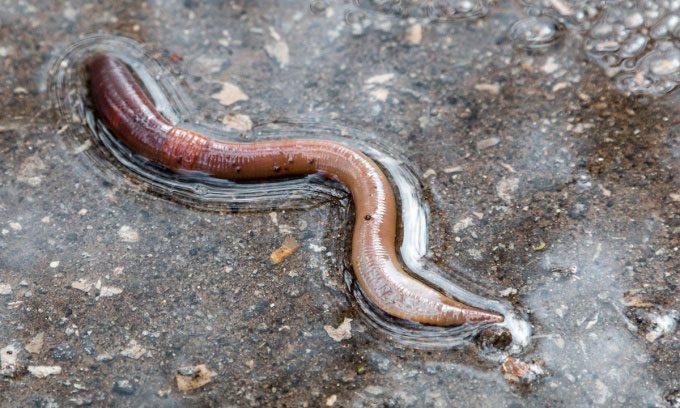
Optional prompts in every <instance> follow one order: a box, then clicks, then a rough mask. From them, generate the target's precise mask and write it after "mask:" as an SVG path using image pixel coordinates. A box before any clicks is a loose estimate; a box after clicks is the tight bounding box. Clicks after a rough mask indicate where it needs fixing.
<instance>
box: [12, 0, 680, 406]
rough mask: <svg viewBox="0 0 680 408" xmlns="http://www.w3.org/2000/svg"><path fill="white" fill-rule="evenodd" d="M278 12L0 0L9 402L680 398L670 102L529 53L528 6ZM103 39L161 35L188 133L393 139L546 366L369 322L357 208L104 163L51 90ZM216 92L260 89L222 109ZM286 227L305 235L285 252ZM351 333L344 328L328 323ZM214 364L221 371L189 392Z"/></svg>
mask: <svg viewBox="0 0 680 408" xmlns="http://www.w3.org/2000/svg"><path fill="white" fill-rule="evenodd" d="M272 3H273V2H264V1H247V2H246V1H231V2H224V3H222V2H207V3H202V2H194V1H184V2H180V3H166V2H142V3H138V2H128V3H122V2H108V4H102V5H94V4H88V2H83V3H82V4H81V3H79V2H70V3H65V4H64V5H59V6H57V5H55V4H53V3H52V2H45V3H43V4H39V3H36V4H31V3H27V2H14V1H12V2H5V3H4V4H3V5H2V10H3V11H2V12H1V13H0V21H1V22H2V24H1V25H0V57H1V58H2V59H1V60H0V61H1V62H0V63H1V64H2V68H3V69H2V72H3V75H2V82H3V86H2V87H0V96H2V99H3V100H4V101H5V102H4V104H3V106H2V108H1V109H2V112H1V114H0V132H1V133H0V134H1V138H0V155H1V157H2V161H0V186H1V187H0V230H1V235H0V348H3V347H4V349H3V354H2V357H3V361H4V362H5V363H6V364H5V365H4V366H3V367H1V368H2V376H1V377H0V405H2V406H7V407H30V406H36V407H55V406H73V405H76V406H84V405H92V406H305V405H306V406H326V405H328V406H336V407H345V406H393V407H406V406H424V407H430V406H440V407H449V406H507V407H511V406H512V407H514V406H586V405H602V406H643V405H644V406H680V391H678V390H680V380H678V376H677V367H678V363H679V362H680V361H679V359H680V340H679V339H678V334H677V332H676V321H677V318H678V313H677V311H678V310H680V305H679V304H678V303H679V301H678V299H679V297H678V285H679V284H680V273H679V272H678V261H677V256H676V252H677V250H678V239H679V236H680V217H679V216H678V214H679V212H678V206H680V191H679V189H678V187H679V186H678V181H677V179H676V177H675V175H676V174H677V172H678V168H679V167H680V166H679V163H680V162H679V159H680V134H679V133H678V128H677V127H676V126H675V124H674V122H675V121H676V119H675V117H676V115H675V112H676V109H677V108H676V106H677V98H676V97H674V96H672V95H671V96H667V97H666V98H664V99H650V98H640V97H631V96H625V95H622V94H621V93H620V92H619V91H618V90H617V89H616V88H615V87H614V86H613V85H612V82H611V81H610V80H609V79H608V78H607V77H606V76H605V75H604V73H603V72H602V71H601V70H600V69H599V68H598V67H597V66H596V65H595V64H593V63H591V62H590V61H589V59H588V57H587V56H586V55H585V53H584V52H583V44H582V40H581V39H580V38H579V37H578V36H577V35H576V34H574V33H570V32H567V31H565V32H564V33H563V35H562V37H561V38H560V39H559V41H557V42H555V43H554V44H552V45H551V46H550V47H548V48H547V49H546V50H543V51H541V52H537V51H531V52H527V51H525V50H523V49H518V48H517V47H515V46H514V45H513V42H512V41H510V39H509V38H508V36H507V32H508V29H509V27H510V25H511V24H512V23H513V22H515V21H516V20H518V19H520V18H521V17H522V12H523V11H522V9H521V8H519V7H518V6H517V5H515V4H513V3H507V2H502V3H500V4H496V5H495V6H494V7H492V8H491V9H490V11H489V12H488V14H487V15H486V16H483V17H481V18H474V19H467V20H458V21H450V22H436V21H431V20H429V19H426V18H420V17H415V18H412V19H408V18H403V17H400V16H394V15H389V14H380V13H375V14H369V15H368V16H367V18H366V19H365V20H361V21H360V22H359V23H356V22H355V23H353V24H347V22H346V20H345V18H344V17H345V16H343V10H345V8H344V6H342V5H340V4H339V2H338V3H332V2H331V3H332V7H331V8H330V9H326V10H325V11H323V12H317V13H313V12H311V11H310V7H309V3H307V2H304V1H301V2H293V1H290V2H276V4H272ZM329 10H330V11H329ZM353 18H354V17H352V16H350V18H349V20H350V22H351V21H354V20H353ZM420 30H422V31H420ZM92 32H105V33H117V34H120V35H124V36H127V37H130V38H133V39H135V40H137V41H139V42H140V43H142V44H144V45H146V46H148V47H149V49H150V50H152V52H153V53H154V56H155V57H156V58H157V59H158V61H160V62H161V63H162V64H164V65H165V66H166V67H167V68H168V69H170V70H172V71H173V72H174V73H176V75H177V76H178V77H181V80H182V81H183V82H184V83H185V86H186V89H187V91H188V92H189V93H190V94H191V96H192V98H193V100H194V102H195V104H196V105H197V108H198V109H197V111H198V113H197V116H196V118H195V119H196V120H197V121H201V122H204V123H205V122H207V123H216V122H220V121H222V120H223V118H224V117H225V115H227V114H228V113H232V114H233V113H240V114H245V115H248V116H249V118H250V119H251V121H252V122H253V123H255V124H256V125H257V124H262V123H267V122H269V121H272V120H274V119H276V118H279V117H282V116H306V117H314V118H322V119H323V118H327V120H329V121H334V122H336V123H341V124H346V125H351V126H356V127H359V128H364V129H367V130H369V131H372V132H376V133H378V134H379V135H381V137H382V138H383V139H382V143H384V144H387V145H394V146H398V149H399V150H400V151H401V152H402V153H403V154H404V155H405V156H406V157H408V158H409V159H410V160H411V162H412V164H413V166H415V167H416V168H417V169H419V172H420V173H421V175H422V176H423V177H422V179H423V184H424V188H425V192H426V196H427V199H428V201H429V204H430V206H431V209H432V217H431V221H430V223H431V225H430V227H431V228H430V231H431V232H430V245H431V247H432V250H433V253H434V256H435V258H436V259H437V260H438V262H439V263H440V264H441V265H443V266H445V267H446V266H449V267H454V266H460V267H463V268H464V269H465V270H469V271H471V272H472V275H471V276H469V277H468V278H470V279H472V280H473V281H474V282H476V283H478V284H481V285H483V286H484V287H486V288H487V289H488V291H489V292H490V293H491V294H492V295H493V296H494V297H496V298H506V299H508V300H510V301H512V302H513V303H514V304H515V305H516V306H517V308H518V309H519V310H521V311H524V312H525V313H527V315H528V317H529V320H530V322H531V323H532V325H533V326H534V329H533V333H534V337H533V338H532V339H531V344H530V346H529V347H527V348H526V349H525V350H523V351H522V353H520V354H519V355H516V356H515V357H516V358H518V359H520V360H522V361H526V362H534V363H536V364H537V365H538V366H540V367H542V369H543V371H544V375H542V376H540V377H539V378H536V379H534V380H533V381H530V382H528V383H523V384H517V383H515V382H513V381H511V380H510V379H508V378H506V377H507V376H504V375H503V372H502V370H501V367H500V364H499V362H498V361H493V360H490V359H488V358H485V357H484V353H482V352H481V351H480V346H479V343H478V342H470V343H469V344H468V345H467V346H464V347H461V348H457V349H454V350H429V351H428V350H417V349H412V348H409V347H402V346H400V345H399V344H396V343H394V342H391V341H390V340H389V339H386V338H385V337H384V336H382V335H381V334H380V333H379V332H376V331H375V330H373V329H371V328H370V327H368V326H367V325H366V324H365V323H364V322H362V320H361V317H360V316H359V313H358V312H357V309H356V304H355V303H354V302H353V300H352V299H351V298H350V297H349V296H348V294H347V290H346V288H345V285H344V282H343V276H342V273H341V271H339V270H338V269H339V259H340V258H342V256H343V255H342V254H343V253H345V252H346V250H345V248H346V246H345V243H346V240H347V238H348V234H349V233H350V231H348V230H347V228H346V227H347V221H343V220H349V219H350V218H349V217H351V212H350V210H349V209H347V208H346V207H345V206H344V205H343V204H346V203H344V202H337V201H331V202H325V201H322V202H319V203H316V204H315V205H314V206H313V207H312V208H311V209H307V210H299V211H275V212H274V213H269V212H242V211H233V209H231V208H224V209H218V210H215V211H201V210H198V209H196V208H192V207H187V206H183V205H180V204H177V203H175V202H173V201H171V200H168V199H166V198H164V197H160V196H158V195H157V194H153V193H151V192H149V191H148V189H147V187H146V186H145V185H144V184H142V183H139V182H138V180H135V179H134V178H131V177H129V176H128V175H127V174H126V173H125V171H124V169H123V168H122V167H121V166H120V165H117V164H116V163H115V162H113V161H111V160H108V159H106V158H104V159H100V160H97V159H96V158H97V157H99V158H102V157H105V154H104V152H103V151H102V150H101V148H100V147H99V146H97V145H92V146H88V145H85V146H82V144H81V142H82V139H78V138H77V137H75V138H74V132H75V134H76V136H77V134H80V135H86V134H87V133H86V130H85V129H81V130H78V129H75V130H74V129H68V131H66V130H65V129H60V127H59V126H58V123H59V118H58V116H57V113H56V112H55V110H54V109H53V108H52V106H51V103H50V96H49V93H48V88H49V80H48V71H49V69H50V66H51V63H52V61H53V60H54V59H55V58H57V57H59V56H60V55H61V54H62V53H64V52H65V49H66V47H67V46H68V45H69V44H71V43H73V42H74V41H77V40H78V39H79V38H81V37H82V36H83V35H84V34H86V33H92ZM286 48H287V51H286ZM384 74H392V75H388V76H382V75H384ZM378 75H380V76H382V77H380V78H382V79H379V80H376V79H375V78H376V76H378ZM370 78H374V80H373V81H369V79H370ZM385 78H387V79H385ZM376 81H377V84H376V83H375V82H376ZM224 82H228V83H232V84H237V85H238V87H239V88H240V89H241V90H242V91H243V93H244V94H246V95H247V96H248V100H245V101H240V102H236V103H233V104H229V106H225V105H224V104H223V103H224V101H220V100H218V99H216V98H211V95H213V94H215V93H217V92H219V91H220V90H221V89H222V84H223V83H224ZM367 82H373V84H369V83H367ZM220 102H223V103H220ZM230 117H233V115H232V116H230ZM84 137H85V136H83V138H84ZM68 138H72V139H68ZM287 236H292V237H294V238H296V239H297V241H298V242H299V243H300V244H301V248H300V249H299V250H298V251H297V252H295V253H294V254H293V255H292V256H290V257H289V258H287V259H285V260H284V262H282V263H281V264H279V265H272V263H271V261H270V254H271V253H272V251H274V250H275V249H276V248H277V247H279V246H280V245H281V243H282V242H283V241H284V239H285V238H286V237H287ZM338 254H340V255H338ZM345 318H351V319H354V320H353V321H352V323H351V338H349V339H345V340H342V341H339V342H338V341H335V340H334V339H333V338H331V336H330V335H329V333H328V332H327V331H326V330H325V329H324V326H327V325H329V326H332V327H337V326H338V325H339V324H340V323H341V322H343V320H344V319H345ZM10 353H11V354H10ZM14 358H16V362H15V363H14ZM9 362H13V364H9ZM200 364H205V365H206V366H207V368H208V369H209V370H210V371H212V372H213V373H214V375H211V376H208V377H210V378H209V379H210V382H209V383H208V384H206V385H204V386H202V387H200V388H198V389H196V390H193V391H188V392H183V391H182V390H180V389H178V387H177V382H176V376H177V374H178V370H179V373H180V374H182V373H184V374H185V375H187V376H191V375H192V374H195V372H193V373H192V372H191V370H187V369H184V367H193V366H197V365H200ZM46 367H48V368H46ZM54 367H59V370H60V371H59V370H57V369H56V368H54ZM29 370H30V371H29ZM57 371H59V372H57ZM40 376H45V377H44V378H39V377H40Z"/></svg>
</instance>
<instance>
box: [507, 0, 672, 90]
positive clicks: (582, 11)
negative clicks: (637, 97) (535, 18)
mask: <svg viewBox="0 0 680 408" xmlns="http://www.w3.org/2000/svg"><path fill="white" fill-rule="evenodd" d="M526 4H527V6H528V7H530V8H531V10H534V11H536V10H537V11H536V12H537V13H538V14H541V15H548V16H552V17H554V18H556V19H557V20H558V21H560V22H562V23H564V24H566V25H567V26H568V27H570V28H573V29H575V30H576V31H578V32H579V33H582V34H583V36H584V46H585V50H586V53H587V54H588V56H589V57H590V58H591V59H592V60H594V61H595V62H596V63H597V64H599V65H600V66H601V67H602V68H604V70H605V72H606V73H607V75H609V76H611V77H614V79H615V83H616V85H617V86H618V87H619V88H620V89H621V90H622V91H624V92H626V93H634V94H646V95H651V96H660V95H663V94H665V93H668V92H671V91H672V90H674V89H675V88H677V87H678V86H680V14H679V13H678V12H679V11H680V1H679V0H610V1H606V2H605V3H603V4H600V3H598V2H596V1H593V0H526ZM518 24H519V23H518ZM513 28H514V27H513ZM515 35H517V36H518V37H519V38H521V37H522V31H521V30H520V31H519V32H518V33H515ZM526 37H530V34H526Z"/></svg>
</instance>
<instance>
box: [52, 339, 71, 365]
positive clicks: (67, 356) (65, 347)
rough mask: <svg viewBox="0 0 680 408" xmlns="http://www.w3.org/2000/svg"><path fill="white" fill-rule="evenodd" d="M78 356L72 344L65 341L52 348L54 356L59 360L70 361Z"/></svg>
mask: <svg viewBox="0 0 680 408" xmlns="http://www.w3.org/2000/svg"><path fill="white" fill-rule="evenodd" d="M75 356H76V351H75V350H74V349H73V346H71V344H69V343H66V342H63V343H59V344H57V345H56V346H54V347H53V348H52V358H54V359H55V360H57V361H70V360H73V358H74V357H75Z"/></svg>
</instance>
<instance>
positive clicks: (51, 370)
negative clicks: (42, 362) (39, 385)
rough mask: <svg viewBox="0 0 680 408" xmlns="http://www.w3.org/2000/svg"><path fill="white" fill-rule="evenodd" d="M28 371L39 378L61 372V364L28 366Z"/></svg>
mask: <svg viewBox="0 0 680 408" xmlns="http://www.w3.org/2000/svg"><path fill="white" fill-rule="evenodd" d="M28 372H29V373H31V374H33V375H34V376H36V377H38V378H45V377H49V376H50V375H58V374H61V367H60V366H28Z"/></svg>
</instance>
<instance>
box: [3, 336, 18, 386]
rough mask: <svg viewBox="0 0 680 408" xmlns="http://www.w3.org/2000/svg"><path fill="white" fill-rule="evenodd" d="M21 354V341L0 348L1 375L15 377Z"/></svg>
mask: <svg viewBox="0 0 680 408" xmlns="http://www.w3.org/2000/svg"><path fill="white" fill-rule="evenodd" d="M18 356H19V343H16V342H15V343H11V344H9V345H7V346H6V347H5V348H3V349H0V376H2V377H10V378H12V377H14V376H16V373H17V368H18V365H17V357H18Z"/></svg>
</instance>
